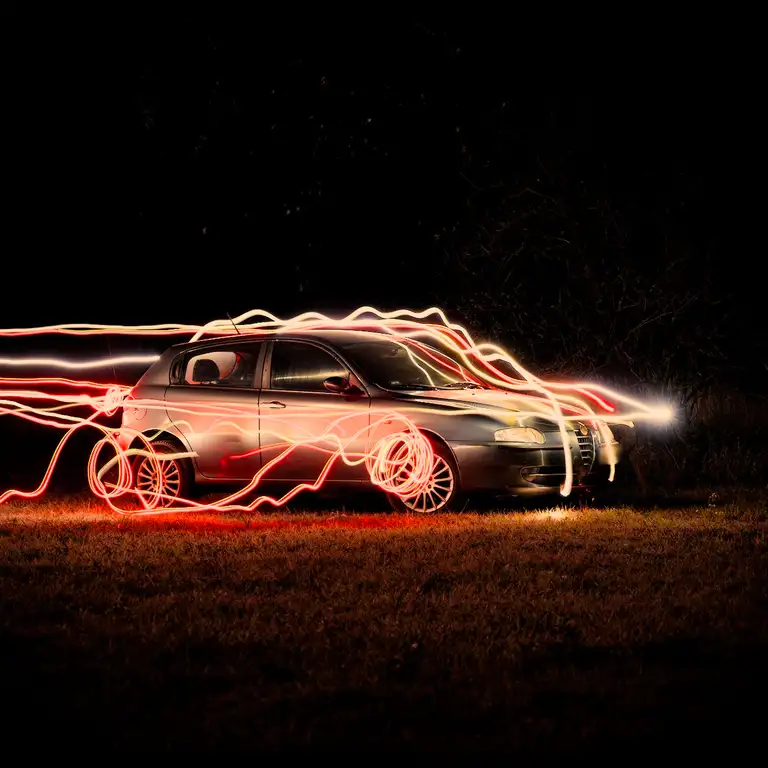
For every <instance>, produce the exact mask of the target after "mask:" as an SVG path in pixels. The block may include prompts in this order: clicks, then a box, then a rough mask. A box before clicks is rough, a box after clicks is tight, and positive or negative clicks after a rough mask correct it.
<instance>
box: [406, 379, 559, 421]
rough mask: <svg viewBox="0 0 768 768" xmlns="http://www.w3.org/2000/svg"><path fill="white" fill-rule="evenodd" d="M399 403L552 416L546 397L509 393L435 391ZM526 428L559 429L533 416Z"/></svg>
mask: <svg viewBox="0 0 768 768" xmlns="http://www.w3.org/2000/svg"><path fill="white" fill-rule="evenodd" d="M398 399H402V400H407V401H408V402H409V403H413V404H416V403H418V404H419V405H425V406H433V407H434V406H438V407H443V408H455V409H456V410H465V409H472V410H478V411H485V412H488V411H490V412H499V413H509V412H510V411H511V412H518V413H519V412H520V411H526V412H528V413H530V412H531V411H534V412H537V413H541V414H542V415H549V414H552V413H553V411H552V405H551V401H550V400H548V399H547V398H546V397H543V396H537V395H526V396H521V395H515V394H513V393H510V392H499V391H496V390H486V389H436V390H430V391H429V392H417V391H414V392H407V393H406V392H402V393H399V395H398ZM523 421H524V422H525V425H526V426H532V427H536V428H537V429H542V430H545V431H556V430H558V429H559V427H558V425H557V423H556V422H554V421H552V420H551V419H548V418H544V419H542V418H537V417H536V416H528V417H524V419H523Z"/></svg>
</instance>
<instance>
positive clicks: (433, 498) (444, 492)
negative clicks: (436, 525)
mask: <svg viewBox="0 0 768 768" xmlns="http://www.w3.org/2000/svg"><path fill="white" fill-rule="evenodd" d="M430 445H431V446H432V454H433V459H432V471H431V473H430V476H429V479H428V480H427V481H426V483H424V484H423V485H422V486H421V488H419V490H418V491H417V492H416V493H415V494H414V495H413V496H407V497H403V496H398V495H397V494H394V493H390V494H387V496H388V497H389V503H390V504H391V505H392V508H393V509H394V510H395V511H396V512H413V513H418V514H421V515H424V514H433V513H435V512H449V511H459V510H460V509H461V507H462V506H463V504H462V501H461V499H462V494H461V488H460V486H459V471H458V468H457V467H456V461H455V460H454V458H453V455H452V454H451V452H450V450H449V449H448V448H447V447H446V446H445V445H442V444H441V443H438V442H436V441H432V440H430ZM404 469H405V471H408V469H409V468H408V467H405V468H404Z"/></svg>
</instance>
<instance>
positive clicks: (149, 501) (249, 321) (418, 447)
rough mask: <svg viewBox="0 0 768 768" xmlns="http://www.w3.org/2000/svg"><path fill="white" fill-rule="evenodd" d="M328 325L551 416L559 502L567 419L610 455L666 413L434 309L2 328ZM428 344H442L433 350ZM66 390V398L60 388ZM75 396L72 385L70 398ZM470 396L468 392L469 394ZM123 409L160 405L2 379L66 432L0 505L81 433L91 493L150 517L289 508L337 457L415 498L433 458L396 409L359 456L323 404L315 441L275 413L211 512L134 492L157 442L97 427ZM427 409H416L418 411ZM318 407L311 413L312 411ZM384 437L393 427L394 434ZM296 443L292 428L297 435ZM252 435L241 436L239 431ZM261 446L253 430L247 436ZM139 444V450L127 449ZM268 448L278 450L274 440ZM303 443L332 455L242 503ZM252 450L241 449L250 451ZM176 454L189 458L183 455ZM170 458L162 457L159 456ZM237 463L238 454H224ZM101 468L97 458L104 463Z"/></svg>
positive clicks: (243, 330) (14, 364)
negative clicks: (574, 377)
mask: <svg viewBox="0 0 768 768" xmlns="http://www.w3.org/2000/svg"><path fill="white" fill-rule="evenodd" d="M329 329H343V330H359V331H373V332H376V333H379V334H389V335H390V336H392V337H393V340H394V341H395V342H396V343H398V344H400V345H401V346H403V347H405V348H406V349H407V352H408V355H409V357H410V358H411V359H412V360H413V361H414V364H415V365H417V366H418V367H419V368H421V369H422V371H424V372H425V373H426V375H427V377H428V379H429V380H430V381H431V380H432V379H431V374H430V373H427V371H433V372H435V373H436V374H439V372H440V369H441V368H442V369H445V370H452V371H454V373H460V374H461V377H462V378H463V379H464V380H466V381H468V382H470V383H475V384H479V385H481V386H483V387H484V389H483V390H478V391H477V392H478V398H477V399H478V400H481V401H482V400H483V399H486V398H487V399H489V400H490V401H494V398H496V399H497V400H499V401H500V402H503V403H504V404H505V405H506V406H507V407H511V406H516V407H517V410H518V411H519V414H518V415H519V416H523V415H535V416H539V417H543V418H547V419H549V420H551V421H552V422H553V423H554V424H556V425H557V427H558V431H559V433H560V437H561V440H562V445H563V460H564V465H565V481H564V483H563V485H562V487H561V493H562V495H564V496H567V495H569V494H570V492H571V490H572V487H573V461H572V457H571V451H570V449H569V448H568V445H569V430H570V429H571V427H570V422H571V421H573V420H583V421H587V422H589V423H590V424H591V425H592V426H593V427H594V428H595V429H596V430H597V431H598V433H599V434H600V435H601V437H602V438H603V441H604V443H605V444H606V445H607V446H608V450H609V451H612V448H611V445H612V443H611V433H610V429H609V425H610V424H625V425H629V426H633V425H634V423H636V422H641V421H646V422H656V423H664V422H667V421H669V420H670V419H671V418H673V415H674V414H673V412H672V411H671V409H670V408H669V407H668V406H651V405H648V404H645V403H642V402H640V401H639V400H637V399H634V398H630V397H627V396H626V395H623V394H621V393H619V392H616V391H613V390H610V389H608V388H606V387H603V386H600V385H596V384H592V383H588V382H577V383H569V382H556V381H545V380H543V379H541V378H539V377H537V376H535V375H534V374H533V373H531V372H529V371H528V370H526V369H525V368H524V367H523V366H522V365H521V364H520V363H519V361H517V360H516V359H515V358H514V357H512V356H511V355H510V354H509V353H508V352H506V351H505V350H504V349H502V348H501V347H499V346H497V345H493V344H487V343H476V342H475V341H474V340H473V339H472V336H471V334H470V333H469V331H468V330H467V329H466V328H464V327H463V326H461V325H458V324H455V323H451V322H450V321H449V320H448V318H447V316H446V315H445V313H444V312H443V311H442V310H441V309H439V308H437V307H431V308H429V309H426V310H423V311H421V312H415V311H412V310H407V309H401V310H395V311H392V312H382V311H380V310H377V309H375V308H374V307H370V306H364V307H360V308H358V309H356V310H355V311H354V312H351V313H350V314H348V315H346V316H345V317H342V318H338V319H333V318H331V317H328V316H326V315H323V314H320V313H317V312H305V313H303V314H300V315H297V316H296V317H293V318H288V319H281V318H279V317H277V316H276V315H273V314H271V313H270V312H267V311H265V310H259V309H256V310H251V311H249V312H245V313H243V314H242V315H240V316H238V317H236V318H233V319H230V318H226V319H219V320H214V321H211V322H209V323H206V324H205V325H189V324H179V325H174V324H171V323H166V324H158V325H137V326H126V325H89V324H72V325H45V326H37V327H32V328H6V329H0V338H3V337H5V338H13V337H30V336H37V335H51V334H54V335H55V334H60V335H74V336H102V335H124V336H168V337H170V336H179V335H190V336H191V337H190V339H189V340H190V341H197V340H199V339H202V338H205V337H231V336H233V335H235V334H239V335H242V336H245V337H248V336H251V337H270V336H272V335H274V334H276V333H291V332H301V333H302V334H312V333H313V332H319V331H323V330H329ZM430 344H431V345H433V347H435V348H436V349H437V352H436V350H435V349H433V348H431V347H430V346H428V345H430ZM158 358H159V355H125V356H121V357H111V356H108V357H102V358H95V359H90V360H74V359H67V358H56V357H27V356H17V357H7V356H6V357H0V368H6V369H8V368H25V367H26V368H38V369H39V368H54V369H66V370H72V371H75V370H84V371H85V370H93V369H103V368H116V367H118V366H120V367H137V368H139V367H141V368H146V367H147V366H149V365H151V364H152V363H153V362H155V361H156V360H157V359H158ZM500 363H503V364H505V366H506V367H508V368H511V370H512V371H513V372H514V375H512V374H510V373H505V372H504V371H502V370H501V368H500V367H499V365H498V364H500ZM58 389H64V390H66V392H65V393H62V392H58V391H56V390H58ZM72 390H75V391H74V392H73V391H72ZM474 392H475V391H474V390H473V393H474ZM40 401H47V402H53V403H54V405H53V406H47V407H43V406H42V405H41V404H40ZM128 402H130V407H131V408H137V409H159V410H164V409H165V408H166V407H167V406H166V403H165V401H161V400H137V399H134V398H133V397H132V395H131V388H130V387H127V386H121V385H116V384H100V383H97V382H93V381H88V380H79V379H68V378H60V377H30V378H24V377H10V378H9V377H0V416H5V415H7V416H14V417H17V418H20V419H23V420H26V421H28V422H31V423H36V424H40V425H43V426H47V427H52V428H56V429H61V430H64V434H63V436H62V438H61V440H60V442H59V444H58V446H57V447H56V449H55V451H54V452H53V455H52V457H51V460H50V462H49V465H48V468H47V470H46V472H45V473H44V475H43V478H42V480H41V482H40V484H39V485H38V486H37V488H35V489H33V490H31V491H22V490H15V489H10V490H7V491H5V492H3V493H2V494H0V503H2V502H4V501H7V500H9V499H11V498H14V497H21V498H34V497H36V496H39V495H41V494H42V493H44V492H45V490H46V489H47V487H48V484H49V480H50V476H51V474H52V472H53V469H54V467H55V464H56V462H57V460H58V458H59V456H60V455H61V452H62V450H63V448H64V446H65V445H66V443H67V442H68V441H69V439H70V438H71V436H72V434H74V433H75V432H76V431H77V430H80V429H94V430H97V432H100V433H101V437H100V439H99V441H98V443H97V444H96V446H95V447H94V451H93V453H92V454H91V457H90V459H89V464H88V480H89V484H90V487H91V490H92V491H93V492H94V493H95V494H96V495H97V496H100V497H101V498H103V499H104V500H105V501H106V502H107V503H108V504H109V505H110V507H111V508H112V509H114V510H115V511H117V512H122V513H126V514H128V513H129V512H128V511H127V510H126V509H125V505H124V504H123V505H122V506H120V503H122V502H121V501H120V500H122V499H123V498H124V497H129V498H132V499H134V501H135V500H138V502H139V505H140V510H139V511H138V512H134V511H131V512H130V514H157V513H160V512H171V511H172V512H178V511H185V510H186V511H191V510H200V509H210V508H211V507H212V506H213V507H215V508H216V509H219V510H222V511H254V510H256V509H258V507H259V506H262V505H264V504H269V505H272V506H280V505H282V504H285V503H286V502H287V501H289V500H290V499H291V498H293V497H294V496H295V495H296V494H297V493H300V492H301V491H303V490H317V489H318V488H320V487H321V486H322V484H323V482H324V481H325V479H326V478H327V476H328V473H329V472H330V471H331V470H332V468H333V466H334V465H335V464H336V463H338V462H343V463H346V464H348V465H350V466H354V465H359V464H365V466H366V469H367V470H368V474H369V476H370V478H371V480H372V482H373V483H374V484H375V485H377V486H379V487H380V488H382V490H385V491H386V492H388V493H392V494H396V495H399V496H401V497H402V498H412V497H413V496H414V495H416V494H418V493H420V492H421V491H422V490H423V489H424V488H425V487H426V484H427V483H428V482H429V479H430V473H431V469H432V464H433V461H434V456H433V452H432V449H431V446H430V443H429V441H428V440H427V439H426V438H425V437H424V436H423V435H422V434H421V433H420V432H419V430H418V428H417V427H416V425H415V424H414V422H413V421H412V420H411V419H410V418H409V416H408V407H405V406H404V407H403V408H402V409H400V410H399V411H398V412H386V413H381V414H376V413H374V414H373V415H374V416H376V418H375V419H374V418H373V417H372V423H371V425H370V426H366V428H365V429H366V430H369V431H370V433H371V434H372V433H373V429H374V427H375V426H376V425H378V424H380V423H383V421H384V420H385V419H389V420H390V421H392V420H396V421H397V422H398V424H399V425H400V426H401V429H399V430H397V431H395V433H394V434H390V435H389V436H388V437H387V438H386V439H385V440H383V441H379V442H377V443H376V444H375V445H374V446H373V448H372V449H371V451H370V453H364V452H360V451H357V452H354V451H352V450H351V449H350V446H351V445H352V444H353V443H354V442H355V441H356V440H357V441H359V439H360V438H361V437H362V436H363V435H362V434H361V432H360V431H358V432H353V433H352V434H351V435H347V436H346V437H345V438H343V439H342V437H341V436H340V435H339V434H337V432H342V433H343V432H344V430H343V428H342V427H343V426H344V424H345V423H346V421H347V420H349V419H350V418H351V416H350V414H349V413H348V412H345V410H344V409H343V408H342V409H336V408H334V409H331V410H329V409H328V408H327V407H320V412H321V413H322V415H323V416H324V418H325V420H326V421H327V422H329V423H330V427H328V428H327V429H325V430H324V431H323V432H322V433H320V434H313V433H312V432H311V431H308V430H307V429H306V428H304V429H301V428H300V427H299V422H300V421H301V418H302V417H303V416H307V415H308V414H311V413H312V409H311V408H310V409H308V410H304V411H301V410H299V411H296V410H294V412H293V415H292V417H291V419H290V420H281V418H280V417H279V415H278V416H270V417H269V418H268V419H264V418H262V421H264V422H265V425H266V426H264V427H262V430H261V432H262V433H265V432H268V433H269V434H271V435H272V436H273V437H277V438H278V439H279V442H278V445H280V446H281V447H282V452H281V453H279V454H278V455H277V456H275V457H274V458H273V459H271V460H270V461H268V462H266V463H265V464H264V465H263V466H262V467H261V468H260V469H259V471H258V472H256V473H255V474H254V475H253V478H252V479H251V480H250V482H248V484H247V485H246V486H245V487H243V488H242V489H238V491H236V492H233V493H232V494H230V495H228V496H227V497H226V498H224V499H223V500H221V501H220V502H217V503H216V504H215V505H211V504H203V503H198V502H195V501H193V500H190V499H183V500H178V499H175V498H173V497H172V496H171V494H169V493H165V489H164V488H163V487H162V482H161V483H160V487H158V488H157V489H156V491H155V492H153V493H149V494H148V493H146V492H139V491H137V490H136V488H134V481H135V478H134V477H133V466H132V464H133V458H134V457H136V456H145V457H148V459H149V460H150V461H151V462H152V464H153V467H154V469H155V470H156V471H157V473H158V476H160V475H162V473H161V472H160V463H161V462H162V461H163V459H161V458H158V455H157V453H156V452H155V451H154V449H153V443H152V440H151V439H150V438H148V437H147V436H146V435H143V434H141V433H140V432H138V431H135V430H132V429H129V428H127V427H125V426H123V427H121V428H119V429H117V430H116V429H114V428H109V427H107V426H105V425H103V424H101V423H99V422H98V418H99V417H103V416H110V415H112V414H114V413H116V412H117V410H118V409H119V408H120V407H121V406H125V405H126V403H128ZM83 407H87V408H89V409H91V410H92V411H93V413H91V414H90V415H89V416H79V415H75V414H73V413H70V411H72V410H74V409H81V408H83ZM173 410H174V412H175V413H176V414H186V415H187V417H190V418H191V417H192V416H197V417H199V416H207V417H209V418H213V419H214V420H215V421H214V428H218V429H221V428H224V427H226V428H228V429H232V428H235V429H237V430H240V431H243V428H242V426H241V425H239V424H238V423H237V420H238V419H241V420H242V419H243V418H247V417H253V415H254V410H253V409H247V408H239V407H233V406H211V405H207V406H200V405H196V406H193V405H185V406H180V405H179V404H174V407H173ZM425 410H427V411H428V410H429V409H425V408H424V407H422V406H419V411H420V412H422V413H423V412H424V411H425ZM315 412H318V411H317V409H315ZM435 412H437V410H435ZM472 412H476V411H474V410H472V409H467V410H462V409H456V410H455V414H456V415H459V414H461V413H472ZM390 431H391V430H390ZM302 432H303V434H301V437H300V438H297V437H296V434H297V433H302ZM246 433H247V432H246ZM250 437H251V438H256V439H257V441H258V433H250ZM135 441H138V443H139V444H140V446H141V447H140V448H136V447H128V448H126V447H125V446H126V445H131V444H132V443H134V442H135ZM107 447H109V449H110V450H111V451H112V453H113V454H114V457H113V458H112V459H110V460H108V461H106V462H103V461H101V460H102V459H103V453H104V451H105V450H106V449H107ZM270 447H271V448H274V447H275V444H274V443H273V444H272V445H271V446H270ZM299 447H306V448H311V449H312V450H317V451H321V452H323V453H324V454H327V456H328V458H327V461H326V462H325V464H324V466H323V469H322V470H321V471H320V473H319V474H318V477H317V479H316V480H315V481H313V482H311V483H303V484H299V485H297V486H296V487H295V488H293V489H291V490H290V491H289V492H287V493H286V494H284V495H282V496H279V497H275V496H267V495H260V496H258V497H256V498H255V499H254V500H252V501H249V502H247V503H246V497H247V496H249V495H251V494H252V493H253V492H254V491H255V490H256V489H257V488H258V486H259V484H260V483H261V482H262V480H263V479H269V475H270V472H271V471H272V470H273V469H274V468H275V466H276V465H277V464H279V463H280V462H281V461H284V460H286V459H289V457H290V455H291V454H292V453H293V452H294V451H295V450H296V449H297V448H299ZM246 455H249V454H243V455H241V458H242V456H246ZM178 457H179V458H191V455H190V454H189V453H182V454H178ZM166 458H167V456H166ZM230 458H234V457H230ZM609 458H610V462H609V463H610V464H611V479H613V473H614V470H615V464H616V457H615V454H614V455H612V456H610V457H609ZM100 462H101V463H100ZM110 467H115V468H116V469H117V475H118V477H117V479H116V480H115V481H114V482H107V481H106V480H105V478H106V477H107V474H108V470H109V469H110Z"/></svg>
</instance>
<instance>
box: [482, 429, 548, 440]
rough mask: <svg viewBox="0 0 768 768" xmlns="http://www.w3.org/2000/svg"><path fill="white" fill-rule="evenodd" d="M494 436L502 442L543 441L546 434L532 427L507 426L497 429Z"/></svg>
mask: <svg viewBox="0 0 768 768" xmlns="http://www.w3.org/2000/svg"><path fill="white" fill-rule="evenodd" d="M493 437H494V438H495V439H496V440H498V441H499V442H500V443H543V442H544V435H542V434H541V432H539V430H538V429H532V428H531V427H507V428H506V429H497V430H496V431H495V432H494V433H493Z"/></svg>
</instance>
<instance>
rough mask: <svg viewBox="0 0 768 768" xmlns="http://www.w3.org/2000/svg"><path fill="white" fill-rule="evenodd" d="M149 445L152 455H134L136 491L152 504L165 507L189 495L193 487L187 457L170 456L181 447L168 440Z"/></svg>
mask: <svg viewBox="0 0 768 768" xmlns="http://www.w3.org/2000/svg"><path fill="white" fill-rule="evenodd" d="M149 445H150V447H151V450H152V453H153V454H154V455H152V456H137V457H136V460H135V462H134V465H133V482H134V489H135V491H136V492H137V493H138V494H139V495H140V496H142V497H143V499H144V500H145V501H146V502H147V503H148V504H149V505H150V506H152V507H155V506H158V507H167V506H169V505H170V504H172V503H173V502H174V500H176V499H188V498H189V496H190V493H191V491H192V468H191V466H190V463H189V459H186V458H175V457H172V456H169V454H177V453H182V452H183V451H184V449H183V448H180V447H179V446H177V445H174V444H173V443H172V442H170V441H169V440H156V441H153V442H150V444H149Z"/></svg>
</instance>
